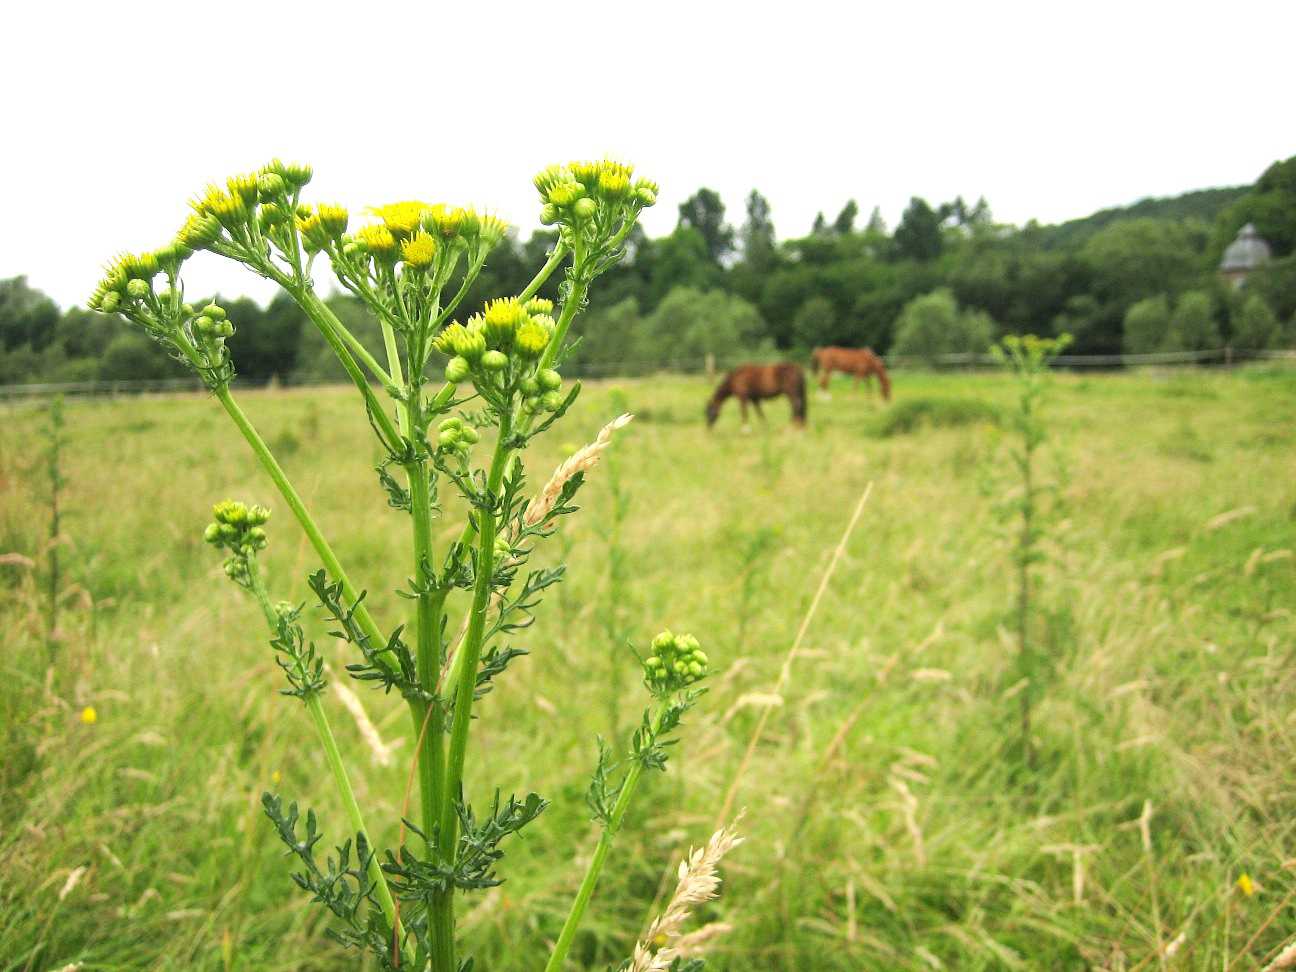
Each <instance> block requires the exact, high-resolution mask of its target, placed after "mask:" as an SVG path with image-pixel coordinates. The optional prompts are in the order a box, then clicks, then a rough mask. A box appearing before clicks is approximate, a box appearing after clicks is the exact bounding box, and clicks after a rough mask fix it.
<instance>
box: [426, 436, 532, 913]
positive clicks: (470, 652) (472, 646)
mask: <svg viewBox="0 0 1296 972" xmlns="http://www.w3.org/2000/svg"><path fill="white" fill-rule="evenodd" d="M512 420H513V416H512V412H511V411H510V410H506V411H505V412H504V413H503V414H502V415H501V416H500V424H499V437H498V438H497V439H496V441H495V454H494V456H493V458H492V459H491V468H490V475H489V477H488V479H487V483H486V489H487V491H488V493H489V494H490V495H492V496H498V494H499V489H500V483H501V481H502V480H503V478H504V469H505V467H506V466H507V464H508V457H509V454H510V451H511V450H510V447H509V440H510V439H511V438H512ZM477 524H478V536H479V541H478V547H477V567H476V571H477V575H476V578H475V581H474V584H473V600H472V607H471V608H470V612H471V613H470V614H469V618H468V632H467V634H466V635H465V636H464V643H463V645H462V646H461V647H460V649H459V652H458V654H457V656H456V658H455V662H456V663H457V665H458V671H459V677H458V680H457V681H455V682H448V683H447V687H448V688H449V686H451V685H452V686H453V691H454V720H453V722H452V725H451V727H450V747H449V754H448V756H447V759H446V775H445V786H444V788H443V790H442V793H441V821H440V825H439V826H438V827H437V841H438V844H439V845H440V847H441V848H442V853H443V854H444V855H445V858H444V859H445V860H446V861H448V862H452V861H453V860H454V848H455V845H456V842H457V839H458V824H459V817H458V813H457V812H456V810H455V803H456V801H457V800H459V799H461V797H462V791H463V772H464V760H465V757H466V754H467V751H468V729H469V726H470V725H471V720H472V704H473V693H474V691H475V690H476V687H477V666H478V665H479V664H480V662H481V649H482V638H483V635H484V633H485V628H486V612H487V608H488V607H489V604H490V593H491V579H492V577H493V575H494V573H495V535H496V528H497V523H496V520H495V513H494V511H491V510H484V509H478V510H477ZM437 905H438V907H437V909H436V910H437V911H438V912H440V914H441V918H442V920H446V919H447V916H448V921H447V923H448V924H451V925H453V915H454V898H453V892H452V891H448V892H446V894H445V895H444V896H443V899H442V900H441V901H440V902H438V903H437Z"/></svg>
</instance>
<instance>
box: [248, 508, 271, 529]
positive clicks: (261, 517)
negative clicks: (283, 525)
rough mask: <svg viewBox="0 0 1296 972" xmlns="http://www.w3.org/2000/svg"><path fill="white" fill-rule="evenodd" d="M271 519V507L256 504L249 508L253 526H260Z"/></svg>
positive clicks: (249, 518) (250, 520) (249, 520)
mask: <svg viewBox="0 0 1296 972" xmlns="http://www.w3.org/2000/svg"><path fill="white" fill-rule="evenodd" d="M269 519H270V508H269V507H266V506H260V505H257V506H254V507H252V508H251V509H250V510H248V522H249V523H251V524H252V525H253V526H260V525H261V524H262V523H265V522H266V521H267V520H269Z"/></svg>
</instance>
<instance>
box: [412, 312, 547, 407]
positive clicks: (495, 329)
mask: <svg viewBox="0 0 1296 972" xmlns="http://www.w3.org/2000/svg"><path fill="white" fill-rule="evenodd" d="M552 310H553V301H550V300H545V299H543V298H532V299H531V300H528V301H526V302H525V303H523V302H522V301H519V300H517V299H516V298H513V297H504V298H500V299H499V300H492V301H489V302H488V303H487V304H486V306H485V307H484V308H483V309H482V312H481V313H480V314H474V315H473V316H472V317H470V318H469V319H468V321H467V323H465V324H459V323H457V322H456V323H454V324H451V325H449V326H448V327H445V328H443V329H442V330H441V332H440V333H438V334H437V336H436V337H435V338H433V339H432V347H433V348H435V349H436V350H437V351H439V352H441V353H442V354H444V355H446V356H447V357H448V358H449V359H450V360H449V362H448V363H447V364H446V370H445V378H446V381H448V382H450V383H451V384H458V383H460V382H462V381H464V380H466V379H468V378H472V379H473V380H474V381H475V382H477V383H478V384H479V385H480V384H488V383H493V382H494V381H495V379H496V376H500V375H511V376H513V377H515V378H517V379H518V380H519V387H520V388H521V389H522V391H523V396H524V400H532V399H534V400H535V402H536V403H537V406H536V409H533V410H538V409H539V408H540V407H541V406H540V404H539V403H540V401H541V399H542V398H543V396H544V395H545V394H546V393H547V392H552V393H553V398H551V399H549V401H551V402H552V403H553V408H557V407H558V405H559V404H560V403H561V398H558V397H557V391H558V388H559V386H561V384H562V379H561V378H560V377H558V373H557V372H556V371H552V370H549V369H544V370H543V371H540V372H536V370H535V369H536V363H537V362H538V361H539V359H540V357H541V356H542V355H543V354H544V352H545V349H546V348H548V347H549V342H550V341H551V340H552V339H553V335H554V331H555V329H556V327H557V325H556V323H555V322H554V319H553V317H552V316H550V312H551V311H552Z"/></svg>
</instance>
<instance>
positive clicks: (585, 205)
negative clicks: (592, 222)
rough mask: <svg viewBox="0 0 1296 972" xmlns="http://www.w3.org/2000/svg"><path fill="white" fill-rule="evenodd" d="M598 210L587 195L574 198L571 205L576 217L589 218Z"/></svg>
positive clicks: (596, 205)
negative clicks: (574, 201)
mask: <svg viewBox="0 0 1296 972" xmlns="http://www.w3.org/2000/svg"><path fill="white" fill-rule="evenodd" d="M597 211H598V204H597V203H596V202H594V200H593V199H590V198H589V197H588V196H582V197H581V198H580V199H577V200H576V203H575V205H573V206H572V212H573V213H575V214H576V218H577V219H590V218H592V217H593V216H594V214H595V213H596V212H597Z"/></svg>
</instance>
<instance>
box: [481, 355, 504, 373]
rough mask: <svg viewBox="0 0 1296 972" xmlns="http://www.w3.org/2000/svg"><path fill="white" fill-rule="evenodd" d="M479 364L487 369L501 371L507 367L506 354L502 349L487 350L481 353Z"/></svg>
mask: <svg viewBox="0 0 1296 972" xmlns="http://www.w3.org/2000/svg"><path fill="white" fill-rule="evenodd" d="M481 365H482V367H483V368H485V369H486V370H487V371H503V370H504V369H505V368H507V367H508V355H506V354H505V353H504V352H503V351H487V352H486V353H485V354H483V355H482V359H481Z"/></svg>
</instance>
